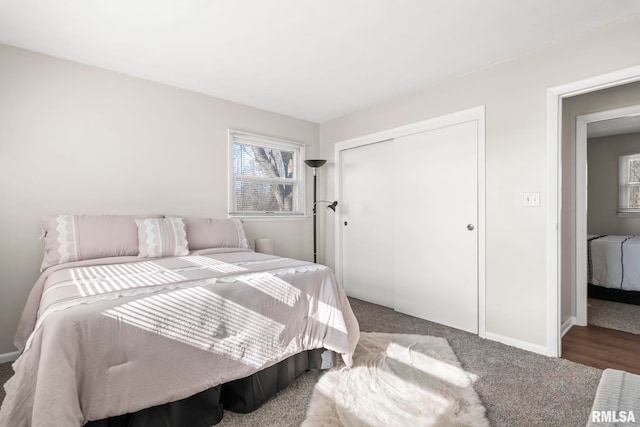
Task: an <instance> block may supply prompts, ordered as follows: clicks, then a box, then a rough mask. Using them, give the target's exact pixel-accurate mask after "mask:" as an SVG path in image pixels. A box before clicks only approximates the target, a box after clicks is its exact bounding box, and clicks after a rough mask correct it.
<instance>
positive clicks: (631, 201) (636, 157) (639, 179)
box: [618, 153, 640, 215]
mask: <svg viewBox="0 0 640 427" xmlns="http://www.w3.org/2000/svg"><path fill="white" fill-rule="evenodd" d="M618 213H619V214H634V215H640V153H634V154H626V155H623V156H618Z"/></svg>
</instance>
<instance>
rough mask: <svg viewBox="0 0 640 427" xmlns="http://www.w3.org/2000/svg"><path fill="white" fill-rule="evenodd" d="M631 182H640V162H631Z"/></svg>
mask: <svg viewBox="0 0 640 427" xmlns="http://www.w3.org/2000/svg"><path fill="white" fill-rule="evenodd" d="M629 182H640V160H629Z"/></svg>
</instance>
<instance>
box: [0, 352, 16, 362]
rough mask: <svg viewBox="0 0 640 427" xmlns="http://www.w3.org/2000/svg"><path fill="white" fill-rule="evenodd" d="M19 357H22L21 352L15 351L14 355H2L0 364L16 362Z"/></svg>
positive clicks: (0, 355)
mask: <svg viewBox="0 0 640 427" xmlns="http://www.w3.org/2000/svg"><path fill="white" fill-rule="evenodd" d="M18 356H20V352H19V351H14V352H13V353H4V354H0V363H9V362H15V360H16V359H17V358H18Z"/></svg>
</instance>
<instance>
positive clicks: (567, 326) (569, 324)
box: [560, 316, 576, 337]
mask: <svg viewBox="0 0 640 427" xmlns="http://www.w3.org/2000/svg"><path fill="white" fill-rule="evenodd" d="M575 324H576V318H575V317H574V316H572V317H570V318H568V319H567V320H565V321H564V323H563V324H562V326H561V327H560V336H561V337H563V336H564V334H566V333H567V332H569V329H571V328H572V327H573V325H575Z"/></svg>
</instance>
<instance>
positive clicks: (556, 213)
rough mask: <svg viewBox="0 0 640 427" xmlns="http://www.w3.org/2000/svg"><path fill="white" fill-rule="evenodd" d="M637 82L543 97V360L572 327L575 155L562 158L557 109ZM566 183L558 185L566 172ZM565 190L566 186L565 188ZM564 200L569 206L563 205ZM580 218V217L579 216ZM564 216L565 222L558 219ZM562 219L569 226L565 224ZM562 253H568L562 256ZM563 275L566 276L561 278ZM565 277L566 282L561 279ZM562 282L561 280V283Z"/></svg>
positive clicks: (611, 80) (619, 76)
mask: <svg viewBox="0 0 640 427" xmlns="http://www.w3.org/2000/svg"><path fill="white" fill-rule="evenodd" d="M637 81H640V67H632V68H628V69H624V70H620V71H616V72H612V73H608V74H604V75H600V76H596V77H592V78H588V79H585V80H581V81H576V82H572V83H568V84H564V85H561V86H557V87H553V88H550V89H548V91H547V100H548V103H547V106H548V108H547V111H548V116H547V117H548V121H547V122H548V127H547V128H548V135H547V141H548V146H547V148H548V150H547V152H548V166H549V167H548V171H549V181H548V182H549V188H548V192H549V206H548V216H547V218H548V221H547V250H546V254H547V267H548V268H547V319H548V320H547V337H548V340H547V354H548V355H549V356H555V357H558V356H560V355H561V349H562V343H561V339H562V335H563V333H565V332H567V331H568V330H569V329H570V328H571V326H572V325H574V324H576V323H575V322H576V321H577V317H576V316H577V314H576V309H577V304H576V295H575V292H576V287H575V283H576V276H575V273H576V256H577V247H578V245H577V244H576V233H575V227H576V218H577V217H580V215H578V216H576V202H575V197H576V196H577V194H576V193H575V181H574V179H575V175H574V174H573V173H571V172H573V171H574V170H575V169H574V168H575V159H576V158H575V152H574V153H566V152H565V150H563V148H564V147H563V144H562V141H563V140H565V141H571V144H570V145H571V146H573V145H574V144H573V141H574V139H567V137H566V134H565V132H566V129H567V128H568V127H570V126H567V124H566V123H564V124H563V108H564V107H563V103H564V101H565V100H567V99H570V98H572V97H576V96H578V95H582V94H588V93H592V92H598V91H601V90H604V89H609V88H616V87H619V86H622V85H625V84H628V83H633V82H637ZM567 170H568V171H571V172H569V176H571V177H572V179H571V181H573V182H567V181H566V180H563V178H564V177H563V174H564V173H565V172H566V171H567ZM567 184H568V185H567ZM567 200H569V202H567ZM583 214H584V212H583ZM563 215H568V216H563ZM567 218H568V219H569V220H567ZM567 247H569V248H570V250H567ZM565 273H566V274H565ZM566 275H569V276H570V277H569V279H566V277H565V276H566ZM563 279H564V280H563Z"/></svg>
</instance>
